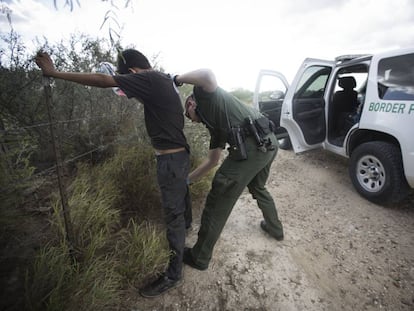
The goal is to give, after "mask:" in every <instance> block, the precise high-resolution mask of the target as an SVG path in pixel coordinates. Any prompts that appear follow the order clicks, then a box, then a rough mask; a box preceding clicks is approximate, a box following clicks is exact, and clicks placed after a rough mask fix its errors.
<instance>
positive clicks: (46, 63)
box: [35, 52, 56, 76]
mask: <svg viewBox="0 0 414 311" xmlns="http://www.w3.org/2000/svg"><path fill="white" fill-rule="evenodd" d="M35 60H36V64H37V65H38V66H39V68H40V69H42V71H43V75H44V76H53V73H55V72H56V69H55V65H54V64H53V61H52V59H51V58H50V56H49V54H47V53H45V52H38V53H37V55H36V58H35Z"/></svg>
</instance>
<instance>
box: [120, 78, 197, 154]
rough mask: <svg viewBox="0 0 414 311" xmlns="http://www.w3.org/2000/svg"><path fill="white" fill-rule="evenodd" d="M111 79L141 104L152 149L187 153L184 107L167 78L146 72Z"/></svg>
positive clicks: (171, 82) (128, 95)
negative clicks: (177, 149)
mask: <svg viewBox="0 0 414 311" xmlns="http://www.w3.org/2000/svg"><path fill="white" fill-rule="evenodd" d="M114 79H115V81H116V82H117V83H118V86H119V87H120V89H121V90H122V91H124V93H125V94H126V96H127V97H128V98H136V99H138V100H139V101H140V102H141V103H142V104H143V105H144V115H145V126H146V129H147V133H148V135H149V137H150V138H151V144H152V146H153V147H154V148H155V149H159V150H165V149H175V148H180V147H185V148H186V149H187V150H189V146H188V144H187V140H186V138H185V136H184V132H183V128H184V111H183V106H182V104H181V100H180V97H179V95H178V92H177V91H176V89H175V87H174V85H173V81H172V79H171V78H170V77H169V76H168V75H166V74H164V73H161V72H158V71H154V70H148V71H144V72H140V73H133V74H125V75H118V76H114Z"/></svg>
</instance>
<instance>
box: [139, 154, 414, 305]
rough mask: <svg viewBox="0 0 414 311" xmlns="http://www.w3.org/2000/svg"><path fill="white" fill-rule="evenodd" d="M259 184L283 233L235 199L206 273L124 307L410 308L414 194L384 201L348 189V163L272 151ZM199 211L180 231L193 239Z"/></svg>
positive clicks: (249, 203) (187, 275)
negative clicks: (264, 182) (276, 235)
mask: <svg viewBox="0 0 414 311" xmlns="http://www.w3.org/2000/svg"><path fill="white" fill-rule="evenodd" d="M268 188H269V190H270V191H271V193H272V194H273V196H274V198H275V200H276V203H277V207H278V211H279V214H280V217H281V220H282V222H283V223H284V226H285V240H284V241H282V242H277V241H276V240H274V239H272V238H270V237H269V236H267V235H265V234H264V233H263V232H262V231H261V229H260V227H259V223H260V220H261V219H262V217H261V214H260V211H259V209H258V208H257V207H256V203H255V201H254V200H253V199H252V198H251V196H250V195H249V194H248V193H247V192H246V193H245V194H243V196H242V197H241V198H240V199H239V201H238V203H237V205H236V206H235V208H234V210H233V212H232V214H231V215H230V218H229V220H228V222H227V224H226V226H225V228H224V231H223V233H222V235H221V238H220V240H219V242H218V243H217V245H216V247H215V251H214V255H213V259H212V262H211V263H210V267H209V269H208V270H207V271H203V272H201V271H198V270H194V269H192V268H190V267H188V266H185V269H184V279H185V282H184V285H182V286H181V287H179V288H177V289H174V290H172V291H170V292H169V293H167V294H165V295H164V296H162V297H160V298H156V299H144V298H141V297H139V296H138V294H137V296H136V302H135V307H134V308H133V309H132V310H145V311H146V310H180V311H181V310H272V311H273V310H281V311H290V310H292V311H296V310H307V311H312V310H315V311H316V310H318V311H319V310H329V311H332V310H353V311H358V310H390V311H391V310H392V311H394V310H414V195H411V196H410V198H409V200H407V201H406V202H404V203H403V204H400V205H398V206H394V207H391V208H384V207H381V206H377V205H374V204H372V203H370V202H368V201H366V200H364V199H363V198H361V197H360V196H359V195H358V194H357V193H356V191H355V190H354V189H353V187H352V184H351V182H350V179H349V177H348V174H347V161H346V160H345V159H342V158H339V157H337V156H335V155H333V154H330V153H327V152H324V151H317V152H311V153H306V154H302V155H294V153H293V152H291V151H283V150H280V151H279V154H278V156H277V158H276V160H275V162H274V164H273V167H272V173H271V176H270V178H269V182H268ZM198 224H199V217H196V219H195V221H194V230H193V231H192V232H190V234H189V236H188V238H187V245H189V246H192V245H193V244H194V242H195V240H196V237H197V231H198Z"/></svg>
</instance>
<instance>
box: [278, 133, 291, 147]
mask: <svg viewBox="0 0 414 311" xmlns="http://www.w3.org/2000/svg"><path fill="white" fill-rule="evenodd" d="M279 148H280V149H282V150H292V142H291V141H290V138H289V136H288V137H284V138H281V139H279Z"/></svg>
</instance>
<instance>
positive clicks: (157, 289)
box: [139, 275, 183, 298]
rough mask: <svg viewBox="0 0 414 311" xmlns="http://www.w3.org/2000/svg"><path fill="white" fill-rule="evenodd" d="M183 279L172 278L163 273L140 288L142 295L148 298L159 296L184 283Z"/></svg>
mask: <svg viewBox="0 0 414 311" xmlns="http://www.w3.org/2000/svg"><path fill="white" fill-rule="evenodd" d="M182 283H183V282H182V279H179V280H172V279H170V278H169V277H167V276H166V275H161V276H160V277H159V278H158V279H157V280H155V281H154V282H152V283H150V284H148V285H147V286H145V287H144V288H141V289H140V290H139V293H140V294H141V296H143V297H146V298H153V297H158V296H160V295H161V294H164V293H166V292H168V291H169V290H170V289H173V288H175V287H177V286H180V285H181V284H182Z"/></svg>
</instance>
